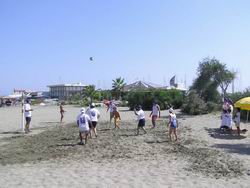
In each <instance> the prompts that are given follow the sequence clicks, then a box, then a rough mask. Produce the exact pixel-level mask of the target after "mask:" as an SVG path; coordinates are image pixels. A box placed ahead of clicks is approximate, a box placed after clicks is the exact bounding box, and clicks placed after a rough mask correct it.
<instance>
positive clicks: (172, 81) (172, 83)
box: [169, 75, 175, 86]
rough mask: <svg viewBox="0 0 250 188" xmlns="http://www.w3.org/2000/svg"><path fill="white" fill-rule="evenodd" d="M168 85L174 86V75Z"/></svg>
mask: <svg viewBox="0 0 250 188" xmlns="http://www.w3.org/2000/svg"><path fill="white" fill-rule="evenodd" d="M169 84H170V86H174V85H175V75H174V76H173V77H172V78H171V79H170V81H169Z"/></svg>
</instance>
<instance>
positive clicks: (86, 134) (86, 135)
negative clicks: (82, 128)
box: [85, 133, 88, 144]
mask: <svg viewBox="0 0 250 188" xmlns="http://www.w3.org/2000/svg"><path fill="white" fill-rule="evenodd" d="M87 140H88V133H85V144H87Z"/></svg>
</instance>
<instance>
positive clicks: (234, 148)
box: [213, 144, 250, 155]
mask: <svg viewBox="0 0 250 188" xmlns="http://www.w3.org/2000/svg"><path fill="white" fill-rule="evenodd" d="M213 147H216V148H222V149H225V150H226V151H227V152H229V153H238V154H242V155H250V144H215V145H213Z"/></svg>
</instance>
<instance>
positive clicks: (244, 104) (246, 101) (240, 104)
mask: <svg viewBox="0 0 250 188" xmlns="http://www.w3.org/2000/svg"><path fill="white" fill-rule="evenodd" d="M234 106H235V107H236V108H240V109H241V110H247V121H248V115H249V110H250V97H245V98H242V99H240V100H238V101H237V102H236V103H235V104H234Z"/></svg>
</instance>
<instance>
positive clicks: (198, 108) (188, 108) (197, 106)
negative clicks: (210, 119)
mask: <svg viewBox="0 0 250 188" xmlns="http://www.w3.org/2000/svg"><path fill="white" fill-rule="evenodd" d="M182 111H183V112H185V113H187V114H192V115H198V114H205V113H207V106H206V103H205V102H204V100H203V99H202V98H201V97H200V96H199V95H198V94H197V93H196V91H194V90H192V91H190V92H189V94H188V95H187V97H186V99H185V102H184V104H183V106H182Z"/></svg>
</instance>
